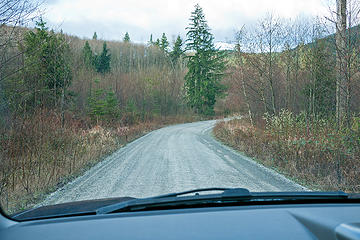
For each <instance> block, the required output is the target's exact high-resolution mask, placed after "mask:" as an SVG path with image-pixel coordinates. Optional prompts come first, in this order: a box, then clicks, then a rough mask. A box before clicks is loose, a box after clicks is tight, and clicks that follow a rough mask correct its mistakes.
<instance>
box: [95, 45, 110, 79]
mask: <svg viewBox="0 0 360 240" xmlns="http://www.w3.org/2000/svg"><path fill="white" fill-rule="evenodd" d="M110 61H111V55H110V53H109V49H107V46H106V42H104V44H103V50H102V52H101V54H100V55H96V56H95V58H94V62H95V68H96V71H97V72H99V73H107V72H110Z"/></svg>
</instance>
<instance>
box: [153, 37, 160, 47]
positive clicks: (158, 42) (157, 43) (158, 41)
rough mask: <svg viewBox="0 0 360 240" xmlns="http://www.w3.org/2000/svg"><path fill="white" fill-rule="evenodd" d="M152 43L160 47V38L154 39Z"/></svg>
mask: <svg viewBox="0 0 360 240" xmlns="http://www.w3.org/2000/svg"><path fill="white" fill-rule="evenodd" d="M154 45H155V46H158V47H160V39H156V41H155V42H154Z"/></svg>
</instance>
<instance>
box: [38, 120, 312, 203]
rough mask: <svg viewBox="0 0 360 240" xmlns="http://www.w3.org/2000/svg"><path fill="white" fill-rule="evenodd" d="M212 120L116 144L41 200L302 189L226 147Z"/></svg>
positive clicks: (171, 128) (302, 188)
mask: <svg viewBox="0 0 360 240" xmlns="http://www.w3.org/2000/svg"><path fill="white" fill-rule="evenodd" d="M215 123H216V121H215V120H211V121H202V122H194V123H187V124H180V125H173V126H169V127H165V128H161V129H158V130H156V131H153V132H150V133H148V134H147V135H145V136H143V137H141V138H139V139H137V140H135V141H133V142H131V143H129V144H128V145H126V146H125V147H123V148H121V149H119V150H118V151H116V152H115V153H113V154H112V155H111V156H109V157H107V158H106V159H105V160H104V161H102V162H100V163H98V164H97V165H95V166H94V167H93V168H91V169H90V170H88V171H87V172H86V173H85V174H84V175H82V176H80V177H78V178H76V179H75V180H74V181H72V182H70V183H68V184H67V185H65V186H64V187H62V188H60V189H59V190H57V191H56V192H54V193H52V194H50V195H49V196H48V197H47V199H46V200H45V201H44V202H42V203H41V204H40V205H48V204H56V203H64V202H70V201H79V200H87V199H99V198H108V197H121V196H131V197H150V196H155V195H159V194H165V193H171V192H178V191H185V190H190V189H194V188H205V187H244V188H247V189H249V190H250V191H301V190H306V189H305V188H304V187H302V186H300V185H298V184H296V183H294V182H292V181H290V180H289V179H287V178H285V177H284V176H282V175H280V174H278V173H276V172H275V171H273V170H270V169H268V168H265V167H263V166H262V165H260V164H258V163H256V162H254V161H253V160H251V159H249V158H247V157H245V156H243V155H241V154H239V153H237V152H236V151H234V150H232V149H230V148H229V147H227V146H224V145H223V144H221V143H220V142H218V141H216V140H215V139H214V138H213V137H212V136H211V129H212V127H213V126H214V124H215Z"/></svg>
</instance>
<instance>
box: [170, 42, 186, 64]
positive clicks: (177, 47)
mask: <svg viewBox="0 0 360 240" xmlns="http://www.w3.org/2000/svg"><path fill="white" fill-rule="evenodd" d="M182 45H183V41H182V39H181V37H180V36H177V38H176V41H175V43H174V47H173V50H172V51H171V53H170V57H171V61H172V62H173V63H174V64H176V63H177V61H178V59H179V58H180V57H181V56H182V55H183V53H184V50H183V49H182Z"/></svg>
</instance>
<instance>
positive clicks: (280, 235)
mask: <svg viewBox="0 0 360 240" xmlns="http://www.w3.org/2000/svg"><path fill="white" fill-rule="evenodd" d="M0 218H1V219H0V239H2V240H16V239H36V240H42V239H59V240H60V239H76V240H83V239H84V240H85V239H86V240H92V239H101V240H110V239H111V240H112V239H117V240H119V239H127V240H132V239H149V240H155V239H156V240H159V239H174V240H175V239H176V240H177V239H360V204H354V203H351V204H347V203H339V204H292V205H291V204H288V205H264V206H261V205H260V206H258V205H257V206H231V207H211V208H210V207H208V208H195V209H175V210H156V211H146V212H133V213H113V214H107V215H90V216H77V217H67V218H56V219H44V220H34V221H24V222H15V221H12V220H10V219H7V218H5V217H4V216H0Z"/></svg>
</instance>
